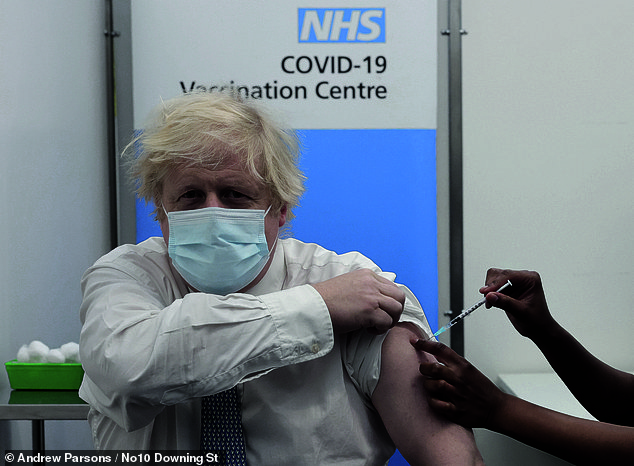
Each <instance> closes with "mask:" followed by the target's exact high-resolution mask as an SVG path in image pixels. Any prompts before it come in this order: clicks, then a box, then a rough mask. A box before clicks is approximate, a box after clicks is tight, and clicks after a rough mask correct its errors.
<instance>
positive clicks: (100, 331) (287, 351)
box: [80, 261, 334, 431]
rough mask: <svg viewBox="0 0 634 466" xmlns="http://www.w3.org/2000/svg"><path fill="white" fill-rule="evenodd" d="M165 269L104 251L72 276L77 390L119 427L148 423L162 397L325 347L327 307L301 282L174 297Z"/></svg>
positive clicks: (177, 396) (328, 343) (230, 382)
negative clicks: (77, 292) (78, 300)
mask: <svg viewBox="0 0 634 466" xmlns="http://www.w3.org/2000/svg"><path fill="white" fill-rule="evenodd" d="M157 279H158V280H162V281H163V283H161V284H157V283H156V280H157ZM168 279H169V278H165V277H158V278H157V277H154V276H152V275H151V274H147V272H146V271H145V270H142V269H140V268H139V269H135V268H134V267H133V266H130V264H127V265H126V266H125V267H121V266H117V267H113V266H112V264H110V263H108V262H107V261H104V262H101V263H99V262H98V264H96V265H95V266H93V267H92V268H91V269H89V270H88V272H87V273H86V274H85V275H84V278H83V280H82V289H83V293H84V300H83V303H82V308H81V318H82V322H83V327H82V332H81V336H80V351H81V359H82V364H83V366H84V370H85V377H84V382H83V384H82V387H81V389H80V396H81V397H82V398H84V399H85V400H86V401H88V402H89V403H90V404H91V406H92V407H93V408H94V409H97V410H98V411H99V412H101V413H102V414H105V415H106V416H108V417H110V418H111V419H113V420H114V421H115V422H116V423H117V424H119V425H120V426H122V427H124V428H125V429H126V430H129V431H130V430H135V429H138V428H140V427H143V426H145V425H147V424H149V423H150V422H151V421H152V419H154V417H155V416H156V415H157V414H158V413H159V412H160V411H161V410H162V409H163V408H164V406H166V405H171V404H176V403H179V402H183V401H185V400H188V399H191V398H194V397H200V396H204V395H209V394H212V393H216V392H219V391H222V390H225V389H227V388H230V387H232V386H234V385H236V384H238V383H240V382H244V381H246V380H250V379H252V378H255V377H258V376H259V375H262V374H264V373H266V372H268V371H270V370H272V369H275V368H277V367H282V366H286V365H290V364H295V363H299V362H303V361H308V360H310V359H313V358H317V357H321V356H323V355H324V354H326V353H328V352H329V351H330V350H331V349H332V347H333V339H334V337H333V330H332V324H331V321H330V316H329V314H328V310H327V307H326V305H325V303H324V302H323V300H322V298H321V296H320V295H319V294H318V293H317V292H316V290H315V289H314V288H313V287H312V286H310V285H303V286H298V287H295V288H291V289H288V290H283V291H277V292H273V293H270V294H266V295H262V296H259V297H256V296H252V295H249V294H240V293H236V294H230V295H227V296H216V295H211V294H205V293H189V294H186V295H185V296H183V297H179V298H176V299H174V296H164V294H165V293H166V291H165V290H173V289H174V286H170V285H168V286H165V283H164V281H165V280H168ZM166 302H169V304H167V305H166V304H165V303H166Z"/></svg>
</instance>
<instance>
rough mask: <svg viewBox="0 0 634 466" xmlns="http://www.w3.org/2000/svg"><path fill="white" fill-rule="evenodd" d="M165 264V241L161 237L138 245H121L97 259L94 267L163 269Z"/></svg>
mask: <svg viewBox="0 0 634 466" xmlns="http://www.w3.org/2000/svg"><path fill="white" fill-rule="evenodd" d="M167 263H168V255H167V247H166V245H165V241H164V240H163V238H161V237H152V238H148V239H146V240H145V241H142V242H140V243H138V244H122V245H121V246H118V247H116V248H115V249H113V250H112V251H110V252H108V253H107V254H105V255H103V256H102V257H101V258H99V259H98V260H97V262H95V264H94V266H96V267H99V266H106V267H107V266H113V267H125V266H126V265H128V266H130V265H136V266H143V265H148V264H155V265H158V266H160V267H163V266H165V265H167Z"/></svg>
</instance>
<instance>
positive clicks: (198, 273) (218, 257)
mask: <svg viewBox="0 0 634 466" xmlns="http://www.w3.org/2000/svg"><path fill="white" fill-rule="evenodd" d="M269 210H271V208H270V207H269V208H268V209H267V210H266V211H264V210H253V209H224V208H221V207H206V208H204V209H196V210H183V211H176V212H170V213H168V214H167V219H168V222H169V245H168V254H169V256H170V258H171V259H172V264H174V268H176V270H177V271H178V273H180V274H181V275H182V276H183V278H184V279H185V280H186V281H187V283H189V284H190V285H191V286H192V287H194V288H196V289H197V290H198V291H203V292H205V293H212V294H218V295H225V294H228V293H233V292H235V291H238V290H241V289H242V288H244V287H245V286H247V285H248V284H249V283H251V282H252V281H253V280H254V279H255V277H257V276H258V274H259V273H260V272H261V271H262V269H264V266H265V265H266V263H267V261H268V259H269V255H270V252H269V248H268V244H267V242H266V234H265V229H264V218H265V217H266V215H267V214H268V212H269ZM276 241H277V239H276ZM271 249H272V248H271Z"/></svg>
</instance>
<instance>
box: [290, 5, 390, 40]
mask: <svg viewBox="0 0 634 466" xmlns="http://www.w3.org/2000/svg"><path fill="white" fill-rule="evenodd" d="M297 30H298V33H299V42H329V43H332V42H346V43H350V42H361V43H365V42H385V8H299V9H298V10H297Z"/></svg>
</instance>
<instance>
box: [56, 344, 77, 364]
mask: <svg viewBox="0 0 634 466" xmlns="http://www.w3.org/2000/svg"><path fill="white" fill-rule="evenodd" d="M59 349H60V351H61V352H62V354H63V355H64V357H65V358H66V361H67V362H79V345H78V344H77V343H75V342H74V341H71V342H69V343H65V344H63V345H62V346H60V348H59Z"/></svg>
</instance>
